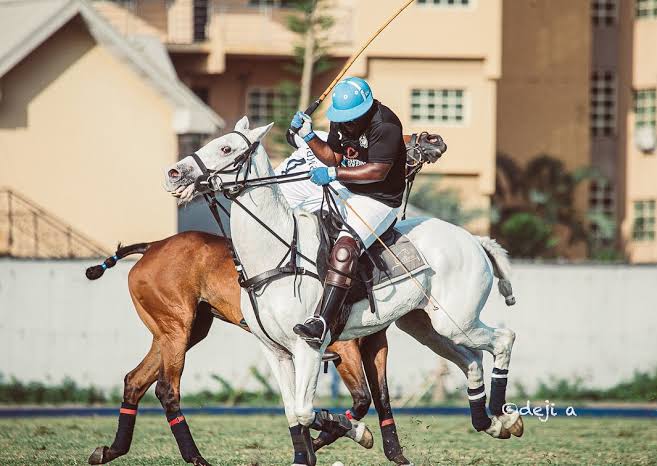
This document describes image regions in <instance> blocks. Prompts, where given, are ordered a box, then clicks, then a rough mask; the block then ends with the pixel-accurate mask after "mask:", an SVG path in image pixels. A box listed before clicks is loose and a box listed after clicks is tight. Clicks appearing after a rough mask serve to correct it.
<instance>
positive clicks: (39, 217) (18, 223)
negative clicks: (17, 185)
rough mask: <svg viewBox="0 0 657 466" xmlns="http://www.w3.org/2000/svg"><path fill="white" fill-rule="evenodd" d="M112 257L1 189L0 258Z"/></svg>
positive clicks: (73, 231)
mask: <svg viewBox="0 0 657 466" xmlns="http://www.w3.org/2000/svg"><path fill="white" fill-rule="evenodd" d="M109 255H110V254H109V253H108V252H107V251H106V250H104V249H103V247H102V246H99V245H98V244H96V243H95V242H94V241H92V240H91V239H89V238H87V237H86V236H84V235H83V234H81V233H79V232H77V231H76V230H74V229H73V227H71V226H70V225H67V224H66V223H65V222H63V221H61V220H59V219H58V218H56V217H55V216H53V215H52V214H49V213H48V212H46V211H45V210H44V209H43V208H41V207H39V206H38V205H37V204H36V203H34V202H32V201H30V200H28V199H27V198H25V197H23V196H21V195H19V194H17V193H16V192H14V191H11V190H9V189H0V256H9V257H29V258H40V259H48V258H96V257H107V256H109Z"/></svg>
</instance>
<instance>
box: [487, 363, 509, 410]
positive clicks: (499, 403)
mask: <svg viewBox="0 0 657 466" xmlns="http://www.w3.org/2000/svg"><path fill="white" fill-rule="evenodd" d="M508 376H509V370H508V369H498V368H497V367H494V368H493V375H492V377H491V388H490V403H489V405H488V409H490V412H491V414H492V415H493V416H499V415H500V414H502V407H503V406H504V404H505V403H506V382H507V377H508Z"/></svg>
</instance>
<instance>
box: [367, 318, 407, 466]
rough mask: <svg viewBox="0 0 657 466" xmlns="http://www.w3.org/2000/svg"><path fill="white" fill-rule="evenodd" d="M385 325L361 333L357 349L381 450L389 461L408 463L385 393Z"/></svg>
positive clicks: (386, 347) (386, 344)
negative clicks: (368, 391)
mask: <svg viewBox="0 0 657 466" xmlns="http://www.w3.org/2000/svg"><path fill="white" fill-rule="evenodd" d="M386 331H387V329H384V330H381V331H379V332H377V333H375V334H373V335H369V336H367V337H364V338H362V339H361V341H360V350H361V353H362V355H363V364H364V366H365V373H366V374H367V380H368V381H369V384H370V389H371V391H372V397H373V399H374V406H375V407H376V411H377V413H378V414H379V424H380V426H381V436H382V437H383V452H384V453H385V455H386V458H388V459H389V460H390V461H392V462H394V463H395V464H410V461H408V460H407V459H406V457H404V453H403V450H402V447H401V445H400V444H399V438H398V437H397V428H396V426H395V420H394V418H393V416H392V407H391V406H390V394H389V393H388V381H387V377H386V364H387V361H388V339H387V338H386Z"/></svg>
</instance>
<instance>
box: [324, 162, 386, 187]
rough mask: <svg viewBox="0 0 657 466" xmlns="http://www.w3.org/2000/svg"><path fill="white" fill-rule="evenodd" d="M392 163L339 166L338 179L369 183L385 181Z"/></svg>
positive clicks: (348, 181)
mask: <svg viewBox="0 0 657 466" xmlns="http://www.w3.org/2000/svg"><path fill="white" fill-rule="evenodd" d="M391 168H392V164H391V163H376V162H375V163H366V164H365V165H361V166H359V167H338V168H337V173H336V175H337V178H336V179H337V180H338V181H344V182H346V183H355V184H367V183H376V182H377V181H383V180H385V179H386V177H387V176H388V173H389V172H390V169H391Z"/></svg>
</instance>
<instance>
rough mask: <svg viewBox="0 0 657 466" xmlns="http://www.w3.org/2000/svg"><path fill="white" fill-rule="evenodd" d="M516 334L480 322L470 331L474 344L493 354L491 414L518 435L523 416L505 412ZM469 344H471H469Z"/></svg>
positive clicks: (489, 406)
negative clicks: (510, 364)
mask: <svg viewBox="0 0 657 466" xmlns="http://www.w3.org/2000/svg"><path fill="white" fill-rule="evenodd" d="M515 338H516V334H515V332H514V331H513V330H511V329H508V328H491V327H488V326H486V325H484V324H483V323H481V322H479V326H478V327H477V328H475V329H473V330H471V332H470V339H471V341H472V343H473V344H474V345H478V347H479V348H481V349H484V350H486V351H488V352H490V353H491V354H492V355H493V358H494V362H493V374H492V375H491V391H490V402H489V404H488V408H489V409H490V412H491V414H493V416H495V417H496V418H498V419H499V420H500V421H501V422H502V424H503V425H504V427H505V428H506V429H507V430H508V431H509V432H511V433H512V434H513V435H515V436H516V437H521V436H522V434H523V432H524V426H523V422H522V417H520V414H519V413H517V412H513V413H505V412H503V410H504V405H505V404H506V386H507V378H508V376H509V363H510V362H511V351H512V349H513V343H514V341H515ZM468 346H469V345H468Z"/></svg>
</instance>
